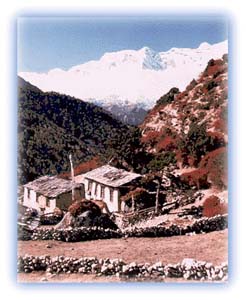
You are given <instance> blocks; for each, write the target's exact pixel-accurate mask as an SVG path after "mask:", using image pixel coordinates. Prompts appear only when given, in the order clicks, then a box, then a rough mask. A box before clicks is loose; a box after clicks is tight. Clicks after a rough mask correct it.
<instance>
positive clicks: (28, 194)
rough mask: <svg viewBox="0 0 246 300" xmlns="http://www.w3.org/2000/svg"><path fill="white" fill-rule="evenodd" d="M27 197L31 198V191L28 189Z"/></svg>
mask: <svg viewBox="0 0 246 300" xmlns="http://www.w3.org/2000/svg"><path fill="white" fill-rule="evenodd" d="M27 197H28V198H30V190H29V189H27Z"/></svg>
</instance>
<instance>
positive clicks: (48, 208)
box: [23, 187, 84, 213]
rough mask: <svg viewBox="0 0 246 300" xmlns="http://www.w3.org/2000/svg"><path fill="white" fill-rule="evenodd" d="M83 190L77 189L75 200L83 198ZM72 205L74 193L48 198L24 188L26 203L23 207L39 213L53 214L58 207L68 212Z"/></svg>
mask: <svg viewBox="0 0 246 300" xmlns="http://www.w3.org/2000/svg"><path fill="white" fill-rule="evenodd" d="M83 196H84V194H83V190H82V189H75V200H81V199H82V198H83ZM71 203H72V192H71V191H70V192H68V193H64V194H61V195H59V196H57V197H56V198H47V197H45V196H44V195H40V194H37V193H36V192H35V191H33V190H28V189H27V188H26V187H25V188H24V202H23V205H24V206H27V207H30V208H34V209H36V210H37V211H39V212H43V213H52V212H53V211H54V209H55V208H56V207H59V208H60V209H62V210H67V209H68V207H69V206H70V205H71Z"/></svg>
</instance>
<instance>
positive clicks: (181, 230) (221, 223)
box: [18, 214, 228, 242]
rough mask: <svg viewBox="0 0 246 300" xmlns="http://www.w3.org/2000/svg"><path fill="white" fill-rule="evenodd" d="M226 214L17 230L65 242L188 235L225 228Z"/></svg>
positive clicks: (30, 237)
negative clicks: (151, 223)
mask: <svg viewBox="0 0 246 300" xmlns="http://www.w3.org/2000/svg"><path fill="white" fill-rule="evenodd" d="M227 217H228V216H227V214H226V215H218V216H215V217H212V218H201V219H199V220H196V221H194V222H193V223H192V224H191V225H188V226H184V227H182V226H179V225H171V226H169V227H164V226H155V227H146V228H137V227H135V228H134V227H133V228H131V229H123V230H119V229H117V230H112V229H104V228H101V227H78V228H68V229H54V228H36V229H34V230H32V231H27V232H24V234H23V232H21V231H20V232H19V236H18V237H19V239H21V240H58V241H65V242H79V241H86V240H96V239H111V238H122V237H170V236H175V235H189V234H194V233H196V234H198V233H207V232H211V231H217V230H223V229H225V228H227V226H228V221H227Z"/></svg>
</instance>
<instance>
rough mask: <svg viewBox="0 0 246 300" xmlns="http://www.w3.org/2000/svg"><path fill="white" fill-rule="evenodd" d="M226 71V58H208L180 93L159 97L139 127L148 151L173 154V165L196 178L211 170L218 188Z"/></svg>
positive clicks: (224, 129) (223, 152)
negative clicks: (188, 171) (196, 76)
mask: <svg viewBox="0 0 246 300" xmlns="http://www.w3.org/2000/svg"><path fill="white" fill-rule="evenodd" d="M227 69H228V58H227V55H223V58H222V59H216V60H214V59H211V60H210V61H209V62H208V65H207V67H206V68H205V70H204V71H203V72H202V73H201V74H200V76H199V77H198V78H197V79H196V80H195V79H193V80H192V81H191V82H190V84H189V85H188V86H187V87H186V89H185V90H184V91H183V92H180V91H179V89H178V88H172V89H171V90H170V91H169V92H168V93H167V94H165V95H164V96H162V97H161V98H160V99H159V100H158V101H157V103H156V105H155V107H154V108H153V109H152V110H151V111H150V112H149V113H148V115H147V116H146V118H145V120H144V122H143V124H141V130H142V142H143V143H144V144H145V145H146V147H147V149H148V151H149V152H151V153H153V154H156V155H158V154H161V153H169V152H172V153H175V158H174V160H173V163H176V164H177V165H178V166H179V167H180V168H182V167H184V166H186V167H187V166H189V167H195V168H197V169H196V170H195V171H196V172H197V173H195V175H196V176H198V177H199V178H200V177H201V176H203V175H204V176H205V175H208V173H210V171H211V170H213V175H212V176H211V174H209V178H210V181H211V180H212V181H213V183H215V181H216V174H217V175H218V177H220V179H221V180H220V182H219V183H218V184H219V185H220V186H222V185H223V186H224V185H225V184H226V183H225V182H226V174H225V172H226V164H225V162H226V151H227V150H226V145H227V142H228V133H227V98H228V78H227V76H228V74H227ZM193 173H194V172H193ZM193 173H192V174H190V175H192V176H193V175H194V174H193ZM192 176H191V177H192ZM205 177H206V176H205ZM206 178H207V177H206ZM186 179H187V178H186ZM189 180H190V179H189Z"/></svg>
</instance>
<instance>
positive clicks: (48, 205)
mask: <svg viewBox="0 0 246 300" xmlns="http://www.w3.org/2000/svg"><path fill="white" fill-rule="evenodd" d="M46 206H47V207H50V200H49V199H48V198H46Z"/></svg>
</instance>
